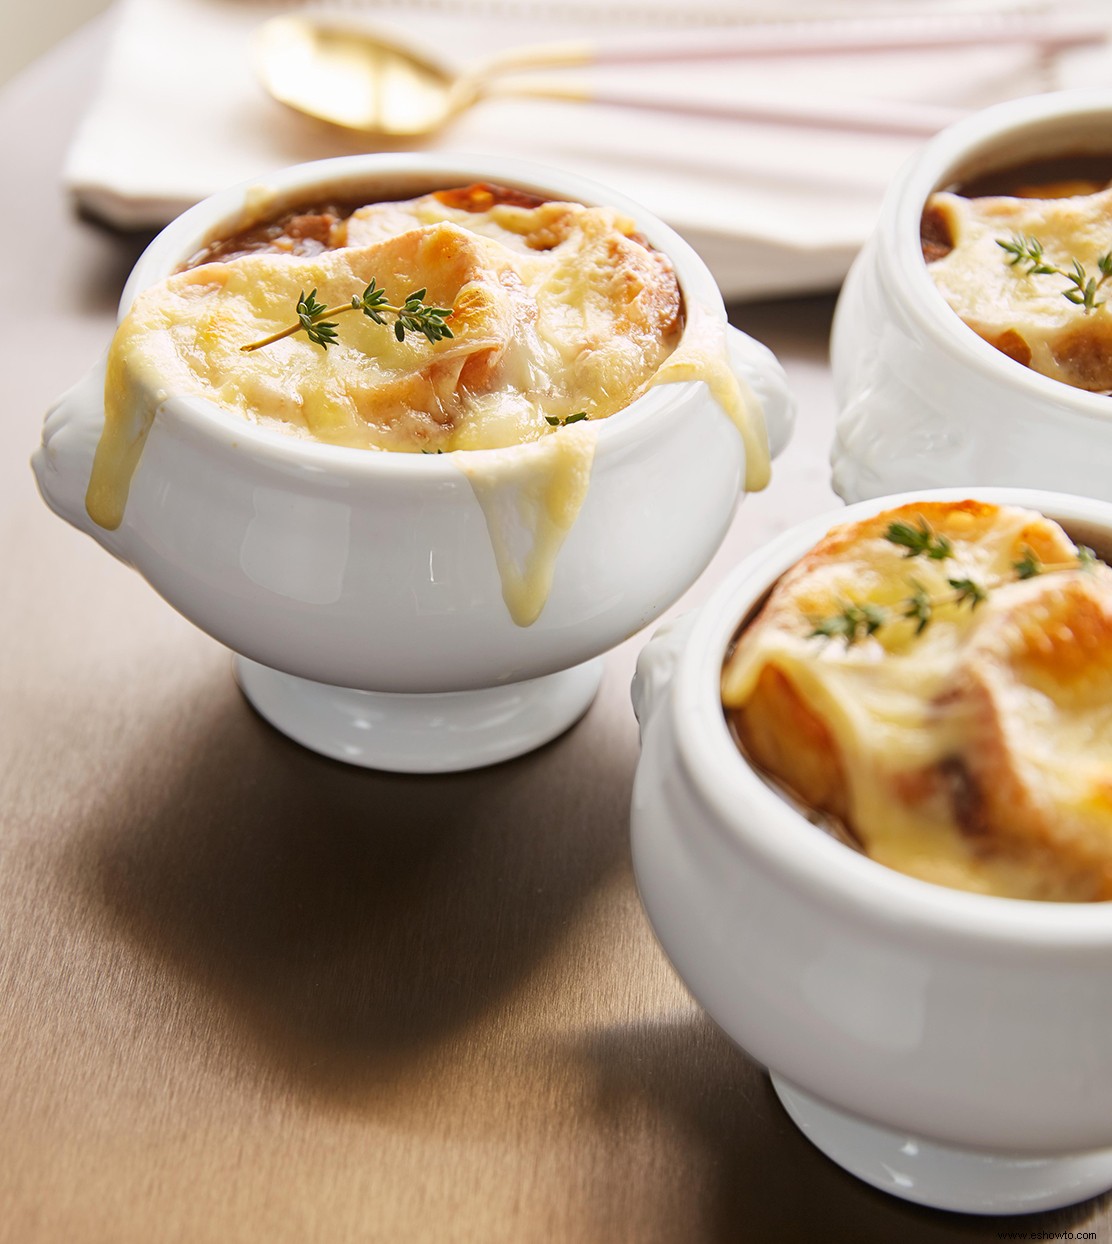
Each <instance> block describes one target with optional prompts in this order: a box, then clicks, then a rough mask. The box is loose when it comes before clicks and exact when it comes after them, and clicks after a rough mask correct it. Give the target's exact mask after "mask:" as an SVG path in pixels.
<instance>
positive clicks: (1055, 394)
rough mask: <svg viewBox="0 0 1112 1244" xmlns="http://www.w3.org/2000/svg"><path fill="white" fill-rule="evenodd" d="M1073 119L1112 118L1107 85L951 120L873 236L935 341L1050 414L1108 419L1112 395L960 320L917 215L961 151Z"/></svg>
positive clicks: (893, 193)
mask: <svg viewBox="0 0 1112 1244" xmlns="http://www.w3.org/2000/svg"><path fill="white" fill-rule="evenodd" d="M1070 118H1073V119H1076V120H1078V121H1079V122H1080V121H1086V120H1089V121H1094V120H1096V119H1098V118H1103V119H1104V120H1105V121H1106V122H1108V123H1112V90H1109V89H1106V88H1087V89H1077V90H1067V91H1055V92H1053V93H1050V94H1044V95H1031V96H1025V97H1024V98H1021V99H1013V100H1008V101H1006V102H1004V103H1000V104H995V105H993V106H992V107H990V108H985V109H984V110H982V111H980V112H976V113H974V114H973V115H972V116H969V117H965V118H963V119H962V120H960V121H957V122H955V123H954V124H953V125H951V126H948V127H947V128H946V129H944V130H942V131H941V132H940V133H939V134H936V135H935V136H934V138H932V139H931V140H930V141H929V142H927V143H926V144H925V145H924V146H923V147H922V148H921V149H920V150H919V152H918V153H917V154H916V155H914V156H912V157H911V159H910V160H909V161H908V162H907V163H906V164H905V165H904V166H903V168H902V169H901V170H900V172H899V173H898V174H897V177H896V179H895V181H894V182H893V183H892V186H891V188H890V190H889V196H888V199H887V201H886V205H885V210H884V211H883V212H882V214H881V217H880V221H879V222H878V228H877V238H878V244H879V249H880V256H881V260H882V266H883V267H884V268H885V269H886V271H887V272H888V273H889V274H890V276H891V278H892V279H891V281H890V285H891V289H892V292H893V295H894V296H895V297H897V298H898V299H899V300H900V302H901V303H902V304H903V307H904V309H905V311H906V312H907V314H908V315H909V316H910V318H911V319H912V320H913V321H914V323H915V325H916V326H917V328H918V329H919V331H920V332H922V333H923V334H924V335H925V336H926V337H927V338H928V340H929V341H930V343H931V345H932V346H935V347H937V348H939V349H940V350H942V351H943V352H944V353H945V354H948V355H951V356H954V355H956V356H957V357H958V358H959V359H960V360H961V361H962V362H963V363H964V364H965V365H966V366H968V367H969V368H971V369H973V370H975V371H979V372H981V373H982V374H984V375H986V376H987V377H988V378H989V379H990V380H991V381H992V382H993V383H995V384H997V385H999V386H1001V387H1002V388H1003V389H1005V390H1006V391H1008V392H1010V393H1013V394H1016V395H1024V396H1027V397H1028V398H1030V397H1035V398H1037V399H1039V400H1040V402H1041V403H1043V405H1045V406H1046V407H1047V408H1048V411H1049V413H1051V414H1052V415H1053V416H1055V417H1059V418H1060V417H1064V416H1066V415H1080V416H1082V417H1085V418H1089V419H1099V420H1102V421H1104V422H1107V421H1108V420H1109V418H1110V417H1112V399H1109V398H1108V397H1107V396H1105V395H1103V394H1100V393H1090V392H1088V391H1087V390H1085V389H1078V388H1074V387H1073V386H1072V385H1068V384H1066V383H1064V382H1063V381H1060V380H1055V379H1053V378H1052V377H1050V376H1044V375H1042V374H1041V373H1039V372H1035V371H1032V370H1031V369H1030V368H1029V367H1024V365H1023V364H1022V363H1017V362H1016V361H1015V360H1014V359H1012V358H1009V357H1008V356H1007V355H1006V354H1003V353H1002V352H1001V351H999V350H997V349H996V348H995V347H994V346H991V345H989V343H988V342H987V341H985V340H984V339H983V338H981V337H979V336H978V335H977V334H976V333H975V332H974V331H973V330H972V329H971V328H970V327H969V326H968V325H967V324H966V323H964V321H963V320H962V319H961V317H960V316H959V315H958V314H957V313H956V312H955V311H954V310H953V309H952V308H951V307H950V305H949V303H947V301H946V299H945V298H944V297H943V295H942V293H941V291H940V290H939V289H938V288H937V286H936V285H935V284H934V282H933V280H931V277H930V274H929V273H928V271H927V265H926V264H925V263H924V261H923V254H922V250H921V247H920V242H919V221H920V217H921V216H922V213H923V207H924V205H925V204H926V201H927V199H928V197H929V196H930V195H931V194H932V193H933V192H934V191H935V190H937V189H939V188H940V187H941V186H943V185H944V184H945V182H946V177H947V174H949V173H951V172H952V171H953V170H954V168H955V166H956V165H957V164H958V162H959V161H960V160H961V159H962V157H964V156H968V155H969V154H971V153H973V152H975V151H976V150H977V149H978V148H981V147H984V148H990V147H991V146H992V145H994V144H995V143H997V142H1000V141H1002V140H1004V139H1006V138H1007V137H1009V136H1011V135H1017V134H1020V133H1022V131H1023V130H1024V129H1026V128H1027V127H1028V126H1031V125H1034V124H1038V123H1053V122H1055V121H1061V120H1066V119H1070ZM1109 150H1110V151H1112V143H1110V145H1109ZM901 291H902V293H901Z"/></svg>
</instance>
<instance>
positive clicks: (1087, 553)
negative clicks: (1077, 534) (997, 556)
mask: <svg viewBox="0 0 1112 1244" xmlns="http://www.w3.org/2000/svg"><path fill="white" fill-rule="evenodd" d="M1097 561H1098V558H1097V555H1096V554H1095V553H1094V552H1093V550H1092V549H1091V548H1089V546H1088V545H1087V544H1079V545H1078V546H1077V560H1076V561H1072V562H1042V561H1040V560H1039V557H1038V554H1037V553H1036V552H1035V550H1034V549H1032V548H1031V547H1030V546H1029V545H1026V544H1025V545H1024V546H1023V556H1022V557H1021V558H1020V560H1019V561H1017V562H1012V569H1013V570H1014V571H1015V575H1016V578H1017V579H1034V578H1036V577H1037V576H1038V575H1041V574H1053V573H1054V572H1055V571H1056V570H1090V569H1092V567H1093V566H1095V565H1096V563H1097Z"/></svg>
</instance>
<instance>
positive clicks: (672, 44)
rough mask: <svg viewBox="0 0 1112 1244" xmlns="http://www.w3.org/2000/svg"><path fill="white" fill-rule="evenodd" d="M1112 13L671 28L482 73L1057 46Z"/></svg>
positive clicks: (576, 46) (1101, 34)
mask: <svg viewBox="0 0 1112 1244" xmlns="http://www.w3.org/2000/svg"><path fill="white" fill-rule="evenodd" d="M1110 32H1112V18H1109V17H1107V16H1106V17H1103V18H1100V17H1093V16H1090V15H1086V14H1055V13H1045V14H1022V13H1021V14H1011V13H995V14H972V15H971V14H955V15H950V16H943V17H911V18H900V17H897V18H844V19H840V20H824V21H813V22H790V23H789V22H785V23H755V24H753V25H747V26H738V27H731V28H729V29H727V30H722V29H718V30H714V31H697V32H695V33H692V34H687V33H685V32H675V31H674V32H669V34H668V37H667V38H666V39H662V38H660V36H654V37H652V38H644V39H638V40H630V41H624V42H613V43H602V42H591V41H589V40H582V41H576V42H567V43H546V44H537V45H536V46H533V47H522V48H517V49H515V50H511V51H508V52H504V53H501V54H499V55H496V56H493V57H491V58H490V60H488V61H487V62H486V63H485V64H484V65H483V68H482V71H481V74H482V76H483V77H486V76H487V75H488V74H490V75H493V74H498V73H506V72H513V71H516V70H520V69H534V68H542V67H543V68H569V67H574V66H582V65H592V64H595V65H637V64H646V63H653V62H662V61H679V62H683V61H702V60H746V59H759V58H761V57H766V56H767V57H772V56H789V57H790V56H839V55H843V54H850V53H856V52H867V53H872V52H876V53H884V52H900V51H916V52H922V51H940V50H945V49H948V48H963V47H985V46H990V45H991V46H996V47H998V46H1001V45H1004V44H1019V45H1030V46H1031V47H1033V48H1039V49H1043V50H1050V49H1054V48H1064V47H1073V46H1077V45H1080V44H1087V43H1102V42H1105V41H1106V40H1107V39H1108V37H1109V34H1110Z"/></svg>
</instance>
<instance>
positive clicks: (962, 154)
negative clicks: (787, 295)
mask: <svg viewBox="0 0 1112 1244" xmlns="http://www.w3.org/2000/svg"><path fill="white" fill-rule="evenodd" d="M1083 152H1094V153H1104V154H1107V153H1110V152H1112V91H1108V90H1101V91H1066V92H1060V93H1057V94H1054V95H1042V96H1034V97H1029V98H1026V99H1017V100H1012V101H1010V102H1008V103H1004V104H999V105H997V106H996V107H993V108H989V109H987V110H986V111H984V112H981V113H977V114H976V115H974V116H971V117H969V118H967V119H966V120H963V121H960V122H959V123H958V124H956V125H953V126H951V127H950V128H949V129H947V130H944V131H943V132H942V133H941V134H939V135H937V137H935V138H934V139H932V140H931V141H930V142H928V143H927V144H926V145H925V146H924V147H923V148H922V149H921V150H920V151H919V153H918V154H917V155H916V156H914V157H913V158H912V159H911V160H910V161H909V162H908V164H907V165H906V166H905V167H904V168H903V170H902V171H901V172H900V174H899V176H898V177H897V178H896V180H895V181H894V182H893V183H892V185H891V187H890V189H889V191H888V194H887V196H886V198H885V200H884V204H883V206H882V208H881V211H880V216H879V219H878V221H877V226H876V229H875V231H874V233H873V235H872V237H871V238H870V239H869V241H868V242H867V243H866V245H865V247H864V249H863V250H862V252H861V254H860V255H859V256H858V258H857V260H856V262H855V263H854V265H853V268H852V269H851V271H850V273H849V276H848V277H847V278H846V282H845V285H844V287H843V289H842V293H841V296H840V298H839V300H838V306H837V310H836V312H835V316H834V328H833V334H832V337H831V365H832V367H833V370H834V381H835V392H836V397H837V403H838V409H839V415H838V420H837V435H836V438H835V442H834V448H833V452H832V463H833V468H834V488H835V490H836V491H837V492H838V494H839V495H840V496H842V497H843V498H844V499H845V500H847V501H860V500H862V499H863V498H866V497H876V496H880V495H881V494H883V493H891V492H900V491H902V490H904V489H912V488H934V487H948V486H949V485H951V484H1001V485H1014V486H1017V487H1031V488H1047V489H1054V490H1059V491H1062V492H1069V493H1080V494H1082V495H1085V496H1092V497H1098V498H1102V499H1104V500H1112V399H1110V398H1108V397H1105V396H1102V395H1100V394H1096V393H1087V392H1084V391H1083V390H1080V389H1075V388H1071V387H1070V386H1069V385H1066V384H1063V383H1061V382H1059V381H1056V380H1052V379H1050V378H1049V377H1047V376H1042V375H1039V374H1038V373H1037V372H1033V371H1031V370H1030V369H1029V368H1027V367H1024V366H1023V365H1022V364H1020V363H1017V362H1015V361H1014V360H1012V359H1010V358H1008V357H1007V356H1006V355H1004V354H1002V353H1001V352H1000V351H999V350H997V349H995V348H994V347H993V346H990V345H989V344H988V343H987V342H986V341H983V340H982V339H981V338H980V337H978V336H977V334H976V333H974V332H973V330H972V329H971V328H968V327H967V326H966V325H965V324H964V323H963V322H962V321H961V320H960V319H959V318H958V316H957V314H956V313H955V312H954V311H953V310H952V309H951V308H950V306H949V305H948V304H947V303H946V301H945V299H944V298H943V297H942V294H941V293H940V292H939V291H938V289H936V288H935V285H934V283H933V281H932V280H931V277H930V274H929V273H928V271H927V268H926V265H925V263H924V262H923V257H922V252H921V250H920V243H919V220H920V217H921V215H922V212H923V206H924V204H925V203H926V201H927V199H928V198H929V197H930V195H931V194H932V193H933V192H934V191H936V190H940V189H944V188H946V187H947V186H949V185H952V184H954V183H956V182H960V181H961V180H962V179H964V178H968V177H969V176H971V175H973V174H981V173H987V172H991V171H994V170H997V169H1002V168H1006V167H1009V166H1014V165H1016V164H1021V163H1023V162H1024V161H1026V160H1032V159H1039V158H1044V157H1049V156H1054V155H1058V154H1073V153H1083ZM1002 261H1003V260H1002ZM1101 314H1107V311H1105V312H1101Z"/></svg>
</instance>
